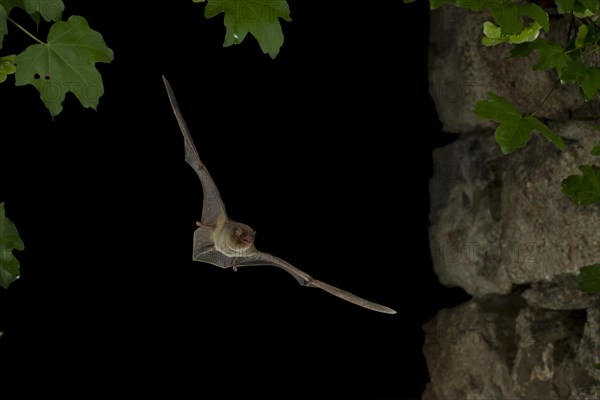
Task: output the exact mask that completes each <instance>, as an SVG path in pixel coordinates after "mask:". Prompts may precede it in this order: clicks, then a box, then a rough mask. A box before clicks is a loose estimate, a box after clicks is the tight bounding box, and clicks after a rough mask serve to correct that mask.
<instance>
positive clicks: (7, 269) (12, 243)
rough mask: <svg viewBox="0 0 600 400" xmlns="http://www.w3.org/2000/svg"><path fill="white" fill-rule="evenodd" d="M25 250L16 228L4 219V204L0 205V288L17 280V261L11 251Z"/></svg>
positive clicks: (6, 286)
mask: <svg viewBox="0 0 600 400" xmlns="http://www.w3.org/2000/svg"><path fill="white" fill-rule="evenodd" d="M24 249H25V246H24V245H23V241H22V240H21V237H20V236H19V232H18V231H17V227H16V226H15V224H13V223H12V222H11V220H9V219H8V218H6V213H5V210H4V203H0V286H2V287H3V288H4V289H7V288H8V286H9V285H10V284H11V283H13V282H14V281H16V280H17V278H19V273H20V272H19V269H20V265H19V260H17V259H16V258H15V256H14V255H13V253H12V251H13V250H19V251H22V250H24Z"/></svg>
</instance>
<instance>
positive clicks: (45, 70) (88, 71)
mask: <svg viewBox="0 0 600 400" xmlns="http://www.w3.org/2000/svg"><path fill="white" fill-rule="evenodd" d="M112 59H113V52H112V50H111V49H109V48H108V47H107V46H106V44H105V43H104V39H102V35H100V33H98V32H96V31H94V30H92V29H90V27H89V26H88V23H87V21H86V20H85V18H83V17H79V16H72V17H70V18H69V20H68V21H67V22H62V21H61V22H57V23H55V24H53V25H52V27H51V28H50V32H49V33H48V43H45V44H34V45H31V46H29V47H28V48H27V50H25V51H24V52H23V53H21V54H19V55H18V56H17V59H16V64H17V67H18V69H17V73H16V85H17V86H22V85H27V84H30V85H33V86H34V87H35V88H36V89H37V90H38V91H39V92H40V97H41V99H42V101H43V102H44V104H45V105H46V107H47V108H48V110H50V114H52V116H53V117H54V116H56V115H58V114H59V113H60V112H61V111H62V103H63V101H64V100H65V95H66V93H67V92H69V91H70V92H72V93H74V94H75V96H76V97H77V99H79V102H80V103H81V105H82V106H84V107H86V108H88V107H92V108H93V109H96V106H97V105H98V101H99V98H100V96H102V94H103V93H104V85H103V83H102V77H101V76H100V73H99V72H98V70H97V69H96V67H95V63H97V62H105V63H108V62H111V61H112Z"/></svg>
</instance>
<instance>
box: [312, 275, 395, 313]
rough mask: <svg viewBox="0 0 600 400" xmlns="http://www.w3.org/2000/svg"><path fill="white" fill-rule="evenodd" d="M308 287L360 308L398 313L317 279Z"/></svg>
mask: <svg viewBox="0 0 600 400" xmlns="http://www.w3.org/2000/svg"><path fill="white" fill-rule="evenodd" d="M306 286H312V287H317V288H319V289H322V290H324V291H326V292H327V293H330V294H332V295H334V296H337V297H339V298H340V299H344V300H346V301H349V302H350V303H354V304H356V305H358V306H361V307H364V308H368V309H369V310H373V311H377V312H381V313H386V314H396V311H395V310H392V309H391V308H389V307H386V306H382V305H381V304H377V303H373V302H372V301H369V300H366V299H363V298H362V297H358V296H356V295H354V294H352V293H350V292H346V291H345V290H342V289H338V288H336V287H335V286H331V285H328V284H326V283H325V282H321V281H318V280H316V279H312V280H311V281H309V282H307V285H306Z"/></svg>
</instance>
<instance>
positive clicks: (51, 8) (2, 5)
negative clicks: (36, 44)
mask: <svg viewBox="0 0 600 400" xmlns="http://www.w3.org/2000/svg"><path fill="white" fill-rule="evenodd" d="M15 7H17V8H21V9H23V10H25V11H26V12H27V13H29V15H31V17H32V18H33V20H34V21H36V23H39V20H40V17H42V18H43V19H44V20H46V21H60V18H61V16H62V13H63V11H64V9H65V5H64V4H63V2H62V0H0V49H1V48H2V42H3V40H4V35H6V34H7V33H8V25H7V20H8V15H9V14H10V12H11V11H12V9H13V8H15Z"/></svg>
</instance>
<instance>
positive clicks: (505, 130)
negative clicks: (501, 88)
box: [475, 92, 565, 154]
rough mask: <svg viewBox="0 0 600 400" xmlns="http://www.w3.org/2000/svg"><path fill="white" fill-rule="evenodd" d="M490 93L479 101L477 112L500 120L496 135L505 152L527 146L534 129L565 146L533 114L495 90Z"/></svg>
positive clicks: (560, 147) (559, 145)
mask: <svg viewBox="0 0 600 400" xmlns="http://www.w3.org/2000/svg"><path fill="white" fill-rule="evenodd" d="M488 95H489V96H490V98H489V99H488V100H482V101H479V102H477V104H476V105H475V114H477V115H478V116H480V117H482V118H487V119H491V120H492V121H496V122H498V124H499V125H498V128H496V132H495V134H494V137H495V138H496V142H498V144H499V145H500V149H501V150H502V152H503V153H504V154H508V153H511V152H513V151H514V150H516V149H518V148H521V147H525V145H526V144H527V143H528V142H529V139H531V134H532V132H533V131H538V132H540V133H541V134H542V135H543V136H544V137H545V138H546V139H548V140H550V141H551V142H552V143H553V144H554V145H555V146H556V147H558V148H559V149H561V150H562V149H564V148H565V144H564V142H563V140H562V139H561V138H560V136H558V135H557V134H556V133H554V132H553V131H552V130H551V129H550V128H548V126H546V124H544V123H543V122H542V121H540V120H539V119H537V118H535V117H534V116H532V115H522V114H521V113H520V112H519V111H518V110H517V109H516V108H515V106H513V105H512V103H511V102H509V101H508V100H506V99H505V98H503V97H501V96H498V95H497V94H495V93H494V92H489V93H488Z"/></svg>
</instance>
